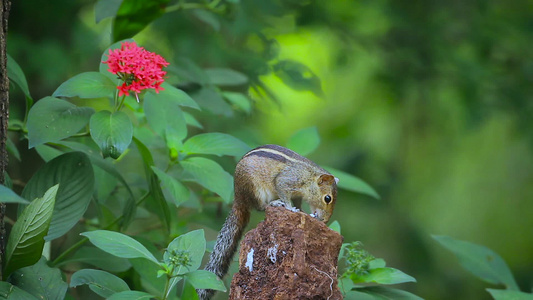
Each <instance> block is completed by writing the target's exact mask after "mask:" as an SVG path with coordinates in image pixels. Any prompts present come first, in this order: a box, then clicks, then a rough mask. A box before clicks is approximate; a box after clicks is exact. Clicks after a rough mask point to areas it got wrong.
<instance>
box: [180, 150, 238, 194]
mask: <svg viewBox="0 0 533 300" xmlns="http://www.w3.org/2000/svg"><path fill="white" fill-rule="evenodd" d="M181 166H182V167H183V169H184V171H185V174H184V175H186V176H188V179H191V180H193V181H195V182H197V183H199V184H200V185H202V186H203V187H205V188H206V189H208V190H210V191H212V192H214V193H217V194H218V195H219V196H220V197H221V198H222V199H224V201H225V202H226V203H229V202H230V201H231V195H232V193H233V177H232V176H231V175H230V174H228V172H226V171H224V169H222V167H221V166H220V165H219V164H217V163H216V162H214V161H212V160H210V159H207V158H203V157H189V158H187V159H185V160H183V161H182V162H181Z"/></svg>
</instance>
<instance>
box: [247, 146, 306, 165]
mask: <svg viewBox="0 0 533 300" xmlns="http://www.w3.org/2000/svg"><path fill="white" fill-rule="evenodd" d="M291 154H292V153H291ZM251 155H257V156H261V157H267V158H271V159H274V160H277V161H281V162H287V161H291V162H295V163H302V162H304V161H302V160H301V159H300V158H299V157H298V156H297V157H294V156H289V155H287V153H285V152H280V151H277V150H275V149H270V148H266V147H260V148H257V149H254V150H251V151H250V152H248V153H247V154H246V155H245V156H251Z"/></svg>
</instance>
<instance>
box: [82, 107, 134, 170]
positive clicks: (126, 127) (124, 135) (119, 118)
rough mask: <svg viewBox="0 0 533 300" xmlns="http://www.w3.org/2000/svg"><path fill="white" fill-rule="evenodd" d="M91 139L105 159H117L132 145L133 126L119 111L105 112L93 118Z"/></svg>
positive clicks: (98, 113) (126, 116)
mask: <svg viewBox="0 0 533 300" xmlns="http://www.w3.org/2000/svg"><path fill="white" fill-rule="evenodd" d="M89 124H90V125H89V127H90V130H91V137H92V138H93V140H94V141H95V142H96V144H98V146H99V147H100V149H101V150H102V154H103V156H104V158H105V157H108V156H111V157H112V158H114V159H117V158H118V157H119V156H120V155H121V154H122V152H124V151H125V150H126V149H127V148H128V146H129V145H130V143H131V139H132V136H133V125H132V124H131V120H130V118H129V117H128V115H127V114H126V113H124V112H121V111H118V112H114V113H111V112H110V111H107V110H103V111H99V112H97V113H95V114H94V115H92V116H91V121H90V123H89Z"/></svg>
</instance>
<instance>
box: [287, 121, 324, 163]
mask: <svg viewBox="0 0 533 300" xmlns="http://www.w3.org/2000/svg"><path fill="white" fill-rule="evenodd" d="M319 144H320V136H319V135H318V130H317V129H316V127H309V128H304V129H302V130H299V131H298V132H296V133H295V134H294V135H293V136H292V137H291V138H290V139H289V141H288V142H287V148H289V149H291V150H293V151H295V152H297V153H300V154H301V155H304V156H305V155H308V154H309V153H311V152H313V151H315V150H316V148H317V147H318V145H319Z"/></svg>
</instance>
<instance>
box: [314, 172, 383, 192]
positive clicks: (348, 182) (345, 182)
mask: <svg viewBox="0 0 533 300" xmlns="http://www.w3.org/2000/svg"><path fill="white" fill-rule="evenodd" d="M324 169H326V170H328V171H329V172H330V173H331V174H333V176H335V177H337V178H339V183H338V184H337V186H338V187H340V188H342V189H345V190H348V191H352V192H356V193H361V194H365V195H369V196H371V197H374V198H375V199H378V200H379V199H380V197H379V195H378V193H377V192H376V190H374V189H373V188H372V187H371V186H370V185H368V183H366V182H364V181H363V180H361V179H360V178H358V177H355V176H353V175H352V174H348V173H346V172H343V171H341V170H337V169H334V168H331V167H324Z"/></svg>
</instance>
